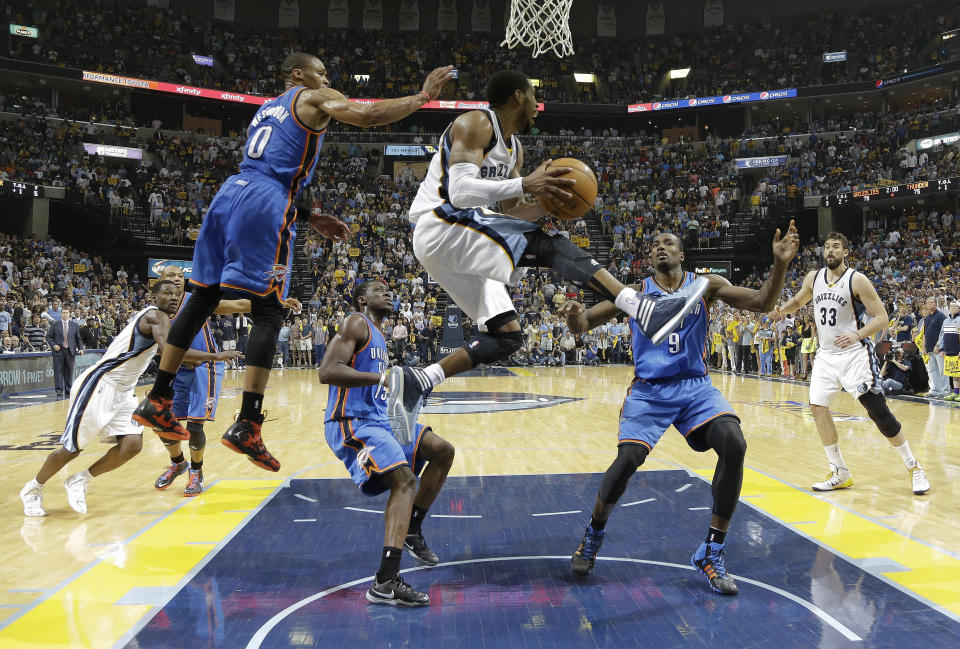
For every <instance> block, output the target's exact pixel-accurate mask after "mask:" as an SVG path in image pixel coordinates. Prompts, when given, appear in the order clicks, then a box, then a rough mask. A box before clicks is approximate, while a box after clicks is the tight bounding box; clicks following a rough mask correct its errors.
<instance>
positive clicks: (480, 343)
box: [464, 311, 523, 367]
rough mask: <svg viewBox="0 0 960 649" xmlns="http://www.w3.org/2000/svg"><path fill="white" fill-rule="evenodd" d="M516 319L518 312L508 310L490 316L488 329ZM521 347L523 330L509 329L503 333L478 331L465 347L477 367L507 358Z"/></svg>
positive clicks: (487, 323) (487, 324)
mask: <svg viewBox="0 0 960 649" xmlns="http://www.w3.org/2000/svg"><path fill="white" fill-rule="evenodd" d="M516 319H517V312H516V311H508V312H506V313H501V314H500V315H498V316H495V317H493V318H490V319H489V320H487V322H486V323H485V324H486V326H487V328H488V329H497V328H499V327H502V326H503V325H505V324H506V323H508V322H510V321H512V320H516ZM521 347H523V332H522V331H507V332H503V333H495V332H490V331H486V332H481V333H478V334H477V335H476V336H475V337H474V338H473V339H472V340H470V342H468V343H467V344H466V346H465V347H464V349H466V350H467V356H469V357H470V362H471V363H473V366H474V367H476V366H477V365H479V364H481V363H493V362H495V361H502V360H506V359H508V358H510V357H511V356H512V355H513V353H514V352H516V351H517V350H518V349H520V348H521Z"/></svg>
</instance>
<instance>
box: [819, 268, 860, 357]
mask: <svg viewBox="0 0 960 649" xmlns="http://www.w3.org/2000/svg"><path fill="white" fill-rule="evenodd" d="M856 272H857V271H855V270H854V269H852V268H847V269H846V270H845V271H844V272H843V274H842V275H840V278H839V279H837V281H835V282H833V283H830V282H828V281H827V269H826V268H821V269H820V270H818V271H817V276H816V278H814V280H813V301H812V302H811V305H812V306H813V319H814V321H815V322H816V323H817V339H818V340H819V342H820V349H821V350H823V351H826V352H843V351H850V350H849V349H840V348H839V347H837V345H836V343H834V342H833V339H834V338H835V337H836V336H837V335H839V334H851V333H856V331H857V330H858V329H860V327H862V326H863V325H864V324H865V318H866V315H867V310H866V308H865V307H864V306H863V303H862V302H860V300H858V299H856V298H855V297H854V296H853V275H854V273H856ZM857 349H859V348H857Z"/></svg>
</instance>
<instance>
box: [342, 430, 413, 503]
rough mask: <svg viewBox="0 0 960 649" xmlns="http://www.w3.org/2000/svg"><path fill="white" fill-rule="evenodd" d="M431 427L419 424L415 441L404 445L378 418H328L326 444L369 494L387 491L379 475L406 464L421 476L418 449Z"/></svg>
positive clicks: (354, 480)
mask: <svg viewBox="0 0 960 649" xmlns="http://www.w3.org/2000/svg"><path fill="white" fill-rule="evenodd" d="M427 430H430V427H429V426H424V425H422V424H417V431H416V434H415V435H414V438H413V442H412V443H410V444H408V445H406V446H401V445H400V442H398V441H397V440H396V438H395V437H394V436H393V433H392V432H391V431H390V424H389V423H388V422H385V421H380V420H377V419H359V418H348V419H341V420H339V421H328V422H327V423H326V426H325V431H324V432H325V433H326V437H327V445H328V446H330V450H332V451H333V452H334V454H335V455H336V456H337V457H338V458H340V460H341V461H342V462H343V464H344V466H346V467H347V471H349V472H350V477H351V478H352V479H353V482H354V483H355V484H356V485H357V486H358V487H360V491H362V492H363V493H365V494H366V495H368V496H376V495H377V494H381V493H383V492H384V491H386V490H387V487H386V485H384V484H383V481H381V480H380V477H381V476H383V475H385V474H387V473H389V472H390V471H393V470H394V469H396V468H398V467H401V466H403V465H408V466H409V467H410V468H411V469H412V470H413V474H414V475H420V471H422V470H423V465H424V464H425V462H424V460H423V459H421V458H419V457H417V448H418V447H419V445H420V440H421V439H422V437H423V433H424V432H425V431H427Z"/></svg>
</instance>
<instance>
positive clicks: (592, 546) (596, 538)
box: [570, 525, 607, 576]
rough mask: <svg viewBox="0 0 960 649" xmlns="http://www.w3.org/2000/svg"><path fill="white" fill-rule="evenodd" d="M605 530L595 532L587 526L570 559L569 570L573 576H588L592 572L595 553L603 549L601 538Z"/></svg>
mask: <svg viewBox="0 0 960 649" xmlns="http://www.w3.org/2000/svg"><path fill="white" fill-rule="evenodd" d="M606 533H607V531H606V530H599V531H597V530H595V529H593V528H592V527H590V526H589V525H587V531H586V532H584V533H583V539H582V540H581V541H580V547H578V548H577V551H576V552H574V553H573V556H572V557H571V558H570V570H572V571H573V574H575V575H581V576H584V575H588V574H590V571H591V570H593V566H594V564H595V563H596V562H597V552H599V551H600V548H601V547H603V537H604V535H605V534H606Z"/></svg>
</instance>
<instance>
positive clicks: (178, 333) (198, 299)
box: [167, 284, 220, 349]
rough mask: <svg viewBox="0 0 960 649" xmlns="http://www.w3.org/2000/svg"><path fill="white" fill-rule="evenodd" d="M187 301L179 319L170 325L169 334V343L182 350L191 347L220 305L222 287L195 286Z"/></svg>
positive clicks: (216, 285)
mask: <svg viewBox="0 0 960 649" xmlns="http://www.w3.org/2000/svg"><path fill="white" fill-rule="evenodd" d="M186 300H187V301H186V303H184V305H183V308H182V309H181V310H180V313H179V314H178V315H177V319H176V320H174V321H173V324H172V325H170V331H168V332H167V342H168V343H169V344H171V345H173V346H174V347H180V348H181V349H188V348H189V347H190V343H191V342H192V341H193V337H194V336H196V335H197V332H198V331H200V329H201V328H202V327H203V323H204V322H206V321H207V318H209V317H210V316H211V315H213V310H214V309H216V308H217V305H218V304H220V285H219V284H214V285H213V286H194V287H193V292H192V293H190V297H188V298H186Z"/></svg>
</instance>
